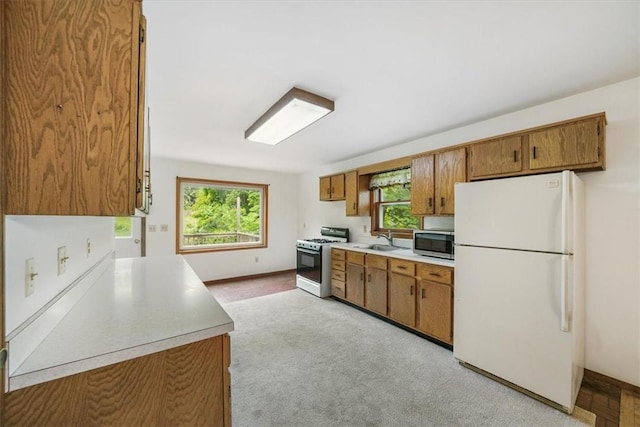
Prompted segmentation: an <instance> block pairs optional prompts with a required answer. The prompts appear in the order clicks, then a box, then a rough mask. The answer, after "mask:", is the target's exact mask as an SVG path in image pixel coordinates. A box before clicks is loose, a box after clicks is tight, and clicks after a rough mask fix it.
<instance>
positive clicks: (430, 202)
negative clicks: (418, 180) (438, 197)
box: [429, 197, 433, 207]
mask: <svg viewBox="0 0 640 427" xmlns="http://www.w3.org/2000/svg"><path fill="white" fill-rule="evenodd" d="M432 206H433V197H429V207H432Z"/></svg>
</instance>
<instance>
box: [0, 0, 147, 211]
mask: <svg viewBox="0 0 640 427" xmlns="http://www.w3.org/2000/svg"><path fill="white" fill-rule="evenodd" d="M2 3H3V4H2V6H3V7H4V8H5V9H4V13H5V16H4V19H3V22H4V23H3V32H4V44H3V46H5V47H6V49H5V50H4V51H3V52H2V60H3V63H7V64H11V66H7V67H5V79H4V82H3V83H6V91H5V95H6V96H5V98H4V99H3V101H2V102H3V104H4V105H5V106H6V110H5V111H6V120H5V128H4V131H5V135H6V139H5V141H4V142H5V143H4V147H2V149H3V151H4V156H2V157H4V159H3V161H4V165H3V173H5V174H6V175H5V176H6V180H5V185H6V187H5V188H4V189H3V190H4V194H6V195H7V197H6V210H5V213H7V214H27V215H29V214H43V215H108V216H125V215H132V214H133V213H134V211H135V203H136V161H135V159H136V149H137V148H136V147H137V139H138V106H137V103H138V91H139V88H140V86H143V82H141V81H140V80H139V76H138V72H139V69H138V58H139V54H138V49H139V43H138V40H139V32H140V17H141V2H139V1H135V0H129V1H100V2H98V1H81V2H70V1H68V2H53V1H34V2H26V1H6V2H2ZM5 24H6V25H5ZM25 29H28V34H27V33H25ZM7 58H10V60H7ZM45 70H46V72H45ZM142 78H144V76H142Z"/></svg>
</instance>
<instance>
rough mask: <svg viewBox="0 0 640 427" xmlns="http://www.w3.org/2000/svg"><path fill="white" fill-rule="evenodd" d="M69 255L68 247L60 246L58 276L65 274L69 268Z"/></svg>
mask: <svg viewBox="0 0 640 427" xmlns="http://www.w3.org/2000/svg"><path fill="white" fill-rule="evenodd" d="M68 259H69V257H68V256H67V247H66V246H60V247H59V248H58V276H61V275H62V274H64V272H65V270H66V269H67V260H68Z"/></svg>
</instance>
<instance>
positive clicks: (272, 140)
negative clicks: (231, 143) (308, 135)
mask: <svg viewBox="0 0 640 427" xmlns="http://www.w3.org/2000/svg"><path fill="white" fill-rule="evenodd" d="M333 107H334V102H333V101H331V100H330V99H327V98H323V97H322V96H319V95H315V94H313V93H311V92H307V91H305V90H302V89H298V88H297V87H294V88H293V89H291V90H290V91H289V92H287V93H286V94H285V95H284V96H283V97H282V98H280V100H279V101H278V102H276V103H275V104H273V106H272V107H271V108H269V110H267V112H266V113H264V114H263V115H262V117H260V118H259V119H258V120H257V121H256V122H255V123H254V124H252V125H251V126H250V127H249V129H247V130H246V132H245V133H244V137H245V138H246V139H248V140H249V141H254V142H262V143H263V144H271V145H276V144H277V143H279V142H282V141H284V140H285V139H287V138H289V137H290V136H291V135H293V134H295V133H297V132H300V131H301V130H302V129H304V128H306V127H307V126H309V125H310V124H311V123H313V122H315V121H316V120H319V119H321V118H322V117H324V116H326V115H327V114H329V113H330V112H332V111H333Z"/></svg>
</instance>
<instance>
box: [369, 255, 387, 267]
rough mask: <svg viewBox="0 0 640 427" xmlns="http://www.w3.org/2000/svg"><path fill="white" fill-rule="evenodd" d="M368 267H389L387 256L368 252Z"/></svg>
mask: <svg viewBox="0 0 640 427" xmlns="http://www.w3.org/2000/svg"><path fill="white" fill-rule="evenodd" d="M367 267H373V268H379V269H380V270H386V269H387V257H384V256H381V255H373V254H367Z"/></svg>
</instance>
